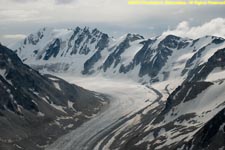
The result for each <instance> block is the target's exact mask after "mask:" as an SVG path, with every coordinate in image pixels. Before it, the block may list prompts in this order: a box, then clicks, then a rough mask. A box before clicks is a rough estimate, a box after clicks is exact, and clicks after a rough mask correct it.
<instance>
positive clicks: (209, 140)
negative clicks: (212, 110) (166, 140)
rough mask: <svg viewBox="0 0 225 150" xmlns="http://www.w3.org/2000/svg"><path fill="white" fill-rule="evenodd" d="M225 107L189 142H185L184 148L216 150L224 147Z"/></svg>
mask: <svg viewBox="0 0 225 150" xmlns="http://www.w3.org/2000/svg"><path fill="white" fill-rule="evenodd" d="M224 114H225V109H223V110H221V111H220V112H219V113H218V114H216V115H215V116H214V117H213V118H212V119H211V120H210V121H208V122H207V123H206V124H205V125H204V126H203V127H202V128H201V130H199V131H198V132H197V133H196V134H195V135H194V137H193V139H192V140H191V141H189V142H187V143H183V145H181V146H183V147H184V149H193V150H199V149H202V150H214V149H223V148H224V145H225V144H224V143H225V142H224V139H225V133H224V124H225V115H224Z"/></svg>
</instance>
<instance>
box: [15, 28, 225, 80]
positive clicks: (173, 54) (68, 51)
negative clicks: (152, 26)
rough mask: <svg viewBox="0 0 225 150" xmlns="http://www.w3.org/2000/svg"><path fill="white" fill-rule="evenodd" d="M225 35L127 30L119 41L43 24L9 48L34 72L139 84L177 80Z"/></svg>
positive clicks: (220, 44) (222, 43) (200, 62)
mask: <svg viewBox="0 0 225 150" xmlns="http://www.w3.org/2000/svg"><path fill="white" fill-rule="evenodd" d="M224 47H225V39H223V38H220V37H215V36H205V37H202V38H199V39H194V40H193V39H187V38H181V37H177V36H174V35H162V36H159V37H156V38H151V39H145V38H144V37H142V36H141V35H138V34H127V35H124V36H122V37H120V38H118V39H114V38H112V37H110V36H109V35H107V34H105V33H102V32H100V31H99V30H97V29H93V30H90V29H89V28H87V27H85V28H84V29H81V28H79V27H77V28H75V29H51V28H43V29H40V30H39V31H38V32H37V33H33V34H30V35H29V36H28V37H27V38H26V39H24V40H22V41H20V42H18V43H16V44H14V45H12V46H11V49H13V50H15V51H16V52H17V54H18V55H19V57H20V58H21V59H22V60H23V62H24V63H26V64H29V65H30V66H31V67H33V68H35V69H38V70H47V71H52V72H70V73H73V74H80V75H81V74H83V75H90V74H92V75H93V74H102V75H104V76H110V77H113V76H114V77H129V78H132V79H134V80H136V81H140V82H142V83H143V82H147V83H149V82H156V81H164V80H170V79H174V78H180V79H181V80H182V81H183V80H184V79H185V78H186V77H187V75H188V73H189V72H190V71H191V70H193V69H195V68H196V67H198V66H200V65H203V64H204V63H206V62H207V60H208V59H209V58H210V57H211V56H212V55H213V54H214V53H215V52H216V51H217V50H218V49H221V48H224Z"/></svg>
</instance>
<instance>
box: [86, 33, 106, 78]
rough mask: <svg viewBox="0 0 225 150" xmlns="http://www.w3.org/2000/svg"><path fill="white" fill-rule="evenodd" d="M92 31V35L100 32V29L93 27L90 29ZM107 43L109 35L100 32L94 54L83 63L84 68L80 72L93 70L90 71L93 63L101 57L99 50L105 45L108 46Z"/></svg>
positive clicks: (89, 72) (88, 72) (87, 72)
mask: <svg viewBox="0 0 225 150" xmlns="http://www.w3.org/2000/svg"><path fill="white" fill-rule="evenodd" d="M92 33H94V35H96V34H98V33H100V31H98V30H97V29H94V30H93V31H92ZM108 44H109V36H108V35H107V34H104V33H103V34H101V38H100V40H99V41H98V43H97V45H96V47H95V48H96V49H97V51H96V52H95V53H94V55H92V56H91V57H90V58H89V59H88V60H87V61H86V62H85V63H84V70H83V71H82V74H91V73H92V72H94V71H91V69H92V68H93V66H94V65H95V63H97V62H98V61H99V60H100V59H101V57H102V56H101V52H102V50H103V49H105V48H106V47H108Z"/></svg>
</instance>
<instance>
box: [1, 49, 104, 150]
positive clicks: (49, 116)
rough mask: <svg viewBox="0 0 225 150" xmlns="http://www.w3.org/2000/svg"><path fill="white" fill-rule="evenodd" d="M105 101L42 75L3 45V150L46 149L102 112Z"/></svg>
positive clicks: (92, 93)
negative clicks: (57, 139)
mask: <svg viewBox="0 0 225 150" xmlns="http://www.w3.org/2000/svg"><path fill="white" fill-rule="evenodd" d="M104 99H105V96H103V95H102V94H99V93H95V92H91V91H88V90H85V89H83V88H81V87H78V86H76V85H72V84H69V83H67V82H66V81H64V80H62V79H60V78H58V77H55V76H52V75H45V76H43V75H41V74H40V73H38V72H37V71H35V70H33V69H31V68H30V67H28V66H27V65H25V64H23V63H22V61H21V60H20V59H19V57H18V56H17V55H16V54H15V53H14V52H13V51H11V50H10V49H8V48H6V47H4V46H2V45H0V132H1V134H0V149H3V150H6V149H33V150H36V149H43V146H45V145H47V144H49V143H51V142H52V141H54V140H55V139H56V138H58V137H59V136H60V135H62V134H64V133H66V132H68V131H69V130H71V129H74V128H76V127H77V126H79V125H80V124H81V123H83V122H84V121H86V120H88V119H89V118H91V117H92V116H93V115H95V114H96V113H97V112H99V110H100V109H101V108H102V106H103V105H104V104H106V101H105V100H104Z"/></svg>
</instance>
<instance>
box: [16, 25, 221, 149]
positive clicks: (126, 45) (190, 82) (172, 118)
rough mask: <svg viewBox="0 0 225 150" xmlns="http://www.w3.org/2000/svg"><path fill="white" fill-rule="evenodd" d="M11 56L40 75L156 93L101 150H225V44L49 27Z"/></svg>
mask: <svg viewBox="0 0 225 150" xmlns="http://www.w3.org/2000/svg"><path fill="white" fill-rule="evenodd" d="M94 39H95V40H94ZM12 49H13V50H15V51H16V52H17V54H18V55H19V56H20V57H21V58H22V59H23V61H24V62H25V63H27V64H29V65H30V66H31V67H33V68H35V69H38V70H41V71H43V72H46V71H47V72H49V71H50V72H63V73H73V74H75V75H79V76H81V75H89V76H91V75H97V74H100V75H102V76H107V77H110V78H129V79H132V80H135V81H137V82H140V83H142V84H145V85H146V87H148V88H152V90H154V91H155V92H156V93H157V95H158V96H159V97H158V99H156V101H154V102H152V103H151V104H150V105H147V104H146V105H147V106H146V108H145V109H143V110H140V111H138V112H136V115H134V116H132V117H130V118H127V120H128V121H127V122H125V123H123V124H122V125H121V126H119V127H118V128H116V129H114V130H113V131H112V132H111V133H110V134H109V135H107V136H106V137H104V138H103V139H101V141H100V142H99V143H98V148H96V149H104V148H109V149H121V150H124V149H127V150H132V149H134V150H138V149H140V150H142V149H159V150H164V149H182V150H183V149H188V150H189V149H193V150H198V149H205V150H215V149H225V142H224V139H225V132H224V125H225V120H224V116H225V115H224V109H225V99H224V97H225V92H224V91H225V82H224V75H225V70H224V69H225V68H224V67H225V39H223V38H220V37H215V36H205V37H201V38H199V39H188V38H182V37H177V36H174V35H161V36H159V37H155V38H151V39H145V38H144V37H142V36H141V35H137V34H127V35H125V36H122V37H121V38H118V39H114V38H112V37H110V36H109V35H107V34H105V33H102V32H100V31H98V30H97V29H94V30H90V29H88V28H84V29H81V28H79V27H78V28H76V29H66V30H65V29H63V30H56V29H48V28H44V29H41V30H39V31H38V33H34V34H31V35H29V36H28V37H27V38H26V39H25V40H23V41H20V42H19V43H17V44H15V45H13V46H12ZM146 101H147V100H146ZM131 122H135V123H131Z"/></svg>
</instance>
